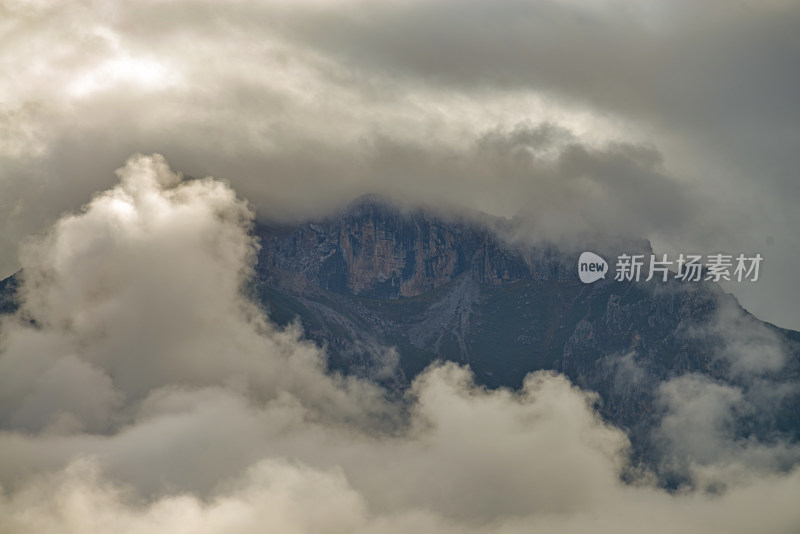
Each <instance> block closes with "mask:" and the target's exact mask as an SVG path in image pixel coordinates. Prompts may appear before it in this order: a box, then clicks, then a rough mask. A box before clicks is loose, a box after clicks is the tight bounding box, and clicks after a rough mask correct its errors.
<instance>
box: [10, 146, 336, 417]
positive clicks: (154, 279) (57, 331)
mask: <svg viewBox="0 0 800 534" xmlns="http://www.w3.org/2000/svg"><path fill="white" fill-rule="evenodd" d="M118 175H119V178H120V184H119V185H118V186H116V187H114V188H112V189H110V190H109V191H106V192H104V193H102V194H99V195H97V196H95V198H94V199H93V200H92V201H91V202H90V203H89V204H87V205H86V206H85V207H84V208H83V210H82V211H81V212H80V213H78V214H74V215H67V216H65V217H63V218H62V219H60V220H59V221H58V223H57V224H56V225H55V226H54V227H53V228H52V229H51V231H50V232H49V233H48V234H47V235H46V236H44V237H43V238H41V239H39V240H35V241H31V242H30V243H29V244H28V246H26V247H25V249H24V251H23V254H22V264H23V267H24V278H25V283H24V285H23V287H22V290H21V298H22V307H21V310H20V312H19V313H18V314H17V315H16V316H15V317H13V318H10V319H6V321H5V323H6V324H5V328H4V330H5V331H6V334H5V339H4V343H3V345H4V351H3V355H2V357H0V377H1V378H0V382H2V387H1V388H0V391H2V398H3V403H2V407H0V417H1V418H2V420H4V421H5V422H6V424H8V423H10V422H12V421H17V420H19V421H20V422H21V423H20V424H21V426H22V427H23V428H28V429H29V430H40V429H42V428H45V427H47V426H48V425H50V424H55V423H56V422H57V421H58V420H59V419H60V418H62V417H69V418H72V419H76V421H74V422H76V423H82V424H84V425H86V426H87V427H88V428H90V429H92V430H101V429H108V428H112V427H113V426H114V425H115V424H117V423H118V421H114V420H113V417H111V416H112V415H113V414H112V413H110V412H108V411H107V410H106V407H108V406H112V405H113V402H112V400H113V401H121V402H123V403H125V404H130V403H131V402H134V401H138V400H141V399H143V398H144V397H145V396H146V395H147V394H148V393H149V392H150V391H152V390H154V389H157V388H159V387H162V386H166V385H182V386H202V385H213V384H221V383H227V382H231V383H240V384H241V386H242V387H243V388H245V389H249V390H252V391H253V392H254V393H255V394H258V395H262V396H266V397H268V396H273V395H275V394H276V392H278V391H281V390H292V389H295V388H297V389H303V388H306V387H308V386H307V384H305V383H304V381H305V380H311V381H314V380H316V378H314V377H318V376H321V374H322V363H321V362H320V360H319V355H318V352H317V350H316V349H315V348H314V347H312V346H311V345H304V344H302V343H298V342H296V339H295V338H296V332H294V331H286V332H274V331H273V327H272V326H271V325H270V324H269V323H267V322H266V321H265V320H264V318H263V317H262V316H261V315H260V314H259V312H258V311H257V309H256V308H255V307H254V305H252V304H251V303H250V302H249V301H247V300H246V299H243V298H242V297H241V296H240V290H241V289H242V286H243V284H244V283H245V282H246V280H247V278H248V276H249V274H250V270H251V269H252V262H253V258H254V251H255V246H256V244H255V243H254V241H253V239H252V238H251V237H250V236H249V235H248V234H247V228H248V227H249V224H250V221H251V218H252V213H251V211H250V210H249V209H248V207H247V205H246V204H245V203H244V202H243V201H241V200H238V199H237V198H236V196H235V194H234V192H233V191H232V190H231V189H230V188H229V187H228V186H227V185H225V184H224V183H222V182H219V181H215V180H212V179H204V180H189V181H183V182H182V181H181V176H179V175H177V174H174V173H173V172H172V171H170V169H169V168H168V166H167V164H166V162H165V161H164V160H163V158H162V157H160V156H158V155H155V156H152V157H145V156H134V157H133V158H131V159H130V160H129V161H128V163H127V165H126V166H125V167H124V168H123V169H121V170H120V171H118ZM267 334H270V335H267ZM270 352H271V353H273V354H282V355H283V357H280V358H277V357H276V358H266V357H264V356H263V354H264V353H270ZM289 370H293V371H292V372H289ZM63 373H67V374H69V375H70V376H73V377H74V378H75V380H74V381H67V382H64V383H63V384H59V385H58V387H53V380H55V379H57V377H58V376H60V375H61V374H63ZM304 376H305V378H304ZM108 377H113V383H114V389H113V390H112V388H111V387H110V383H109V378H108ZM324 384H327V382H324ZM70 385H71V386H70ZM323 389H324V388H323ZM314 393H315V394H319V398H318V401H319V402H321V403H325V404H330V405H331V406H335V405H337V403H338V402H340V401H342V402H343V401H344V398H343V397H342V394H341V392H340V391H339V390H338V389H337V388H335V387H333V385H332V384H330V387H329V390H328V391H327V392H324V391H322V390H317V389H315V390H314ZM309 395H310V394H309ZM328 395H332V397H328ZM266 397H265V398H266ZM337 397H338V398H337ZM92 399H101V402H98V403H97V404H98V407H97V408H93V409H92V410H86V409H85V407H86V406H87V405H91V404H92V403H93V402H92ZM308 399H310V396H309V397H308ZM22 415H25V417H23V416H22Z"/></svg>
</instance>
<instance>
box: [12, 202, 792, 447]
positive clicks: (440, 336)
mask: <svg viewBox="0 0 800 534" xmlns="http://www.w3.org/2000/svg"><path fill="white" fill-rule="evenodd" d="M503 224H504V223H503V221H499V220H493V219H490V218H487V217H483V218H480V217H477V218H476V217H473V216H447V217H443V216H441V215H437V214H435V213H433V212H431V211H428V210H424V209H411V210H409V209H404V208H401V207H399V206H397V205H395V204H393V203H391V202H388V201H385V200H383V199H380V198H376V197H367V198H363V199H359V200H358V201H356V202H354V203H353V204H352V205H351V206H350V207H348V209H346V210H345V211H344V212H343V213H341V214H339V215H338V216H334V217H329V218H327V219H324V220H317V221H309V222H306V223H303V224H297V225H293V226H276V225H268V224H260V225H257V227H256V228H255V233H256V234H257V236H258V238H259V240H260V243H261V249H260V252H259V255H258V263H257V266H256V278H255V280H254V282H253V285H252V288H251V289H252V291H253V292H254V297H255V298H256V299H258V300H259V301H260V302H261V303H262V304H263V306H264V308H265V309H266V310H267V312H268V313H269V315H270V317H271V318H272V319H273V320H274V321H276V322H278V323H279V324H287V323H289V322H290V321H299V322H300V323H301V324H302V326H303V328H304V331H305V334H306V335H307V336H308V337H309V338H310V339H312V340H314V341H316V342H318V343H319V344H321V345H324V346H325V347H326V348H327V351H328V354H329V355H330V365H331V367H332V368H333V369H335V370H339V371H342V372H345V373H354V374H359V375H363V376H366V377H369V378H371V379H374V380H377V381H380V382H382V383H384V384H387V385H389V386H390V387H392V388H403V387H405V386H406V385H408V384H409V382H410V381H411V380H412V379H413V377H414V376H415V375H416V374H417V373H419V372H420V371H421V370H422V369H423V368H425V367H426V366H427V365H429V364H430V363H431V362H433V361H436V360H451V361H455V362H459V363H462V364H468V365H469V366H470V367H471V369H472V370H473V372H474V373H475V376H476V380H477V381H478V382H479V383H482V384H484V385H486V386H489V387H512V388H515V387H519V386H520V385H521V383H522V380H523V378H524V377H525V375H526V374H527V373H529V372H532V371H537V370H554V371H558V372H561V373H564V374H565V375H567V376H568V377H569V378H570V380H572V381H573V382H574V383H575V384H577V385H579V386H580V387H583V388H586V389H589V390H592V391H596V392H598V394H599V409H600V412H601V414H602V415H603V416H604V417H605V418H606V419H607V420H609V421H610V422H612V423H614V424H616V425H618V426H620V427H622V428H625V429H628V430H629V434H630V436H631V438H632V441H633V445H634V449H635V450H636V451H637V454H639V456H640V457H642V458H645V459H646V458H647V457H648V455H653V454H654V452H653V451H655V450H657V447H658V444H657V440H655V439H654V438H653V436H656V435H657V432H655V430H656V429H658V427H659V425H660V424H661V421H662V420H663V418H664V417H665V414H666V413H667V412H668V410H669V407H668V406H666V405H665V403H664V394H663V392H664V388H665V386H666V385H668V384H674V383H675V380H678V379H681V378H683V377H689V378H692V379H693V380H697V378H696V377H701V378H702V380H706V381H708V382H709V383H711V384H715V385H717V386H719V387H727V388H732V389H734V390H735V391H736V392H737V395H739V398H740V399H741V400H742V402H741V409H740V410H739V412H737V414H734V415H735V417H734V416H732V418H731V420H730V424H729V425H728V426H729V427H730V428H727V427H726V429H725V431H726V432H733V433H735V435H736V436H739V437H741V439H743V440H752V439H756V440H767V441H769V440H772V442H775V441H776V440H777V441H780V440H791V441H794V440H798V439H800V333H798V332H792V331H787V330H783V329H779V328H776V327H774V326H772V325H769V324H767V323H763V322H761V321H758V320H757V319H756V318H754V317H752V316H751V315H750V314H748V313H747V312H746V311H745V310H743V309H742V308H741V307H740V306H739V305H738V303H737V302H736V300H735V299H734V298H733V297H732V296H730V295H728V294H726V293H724V292H723V291H722V290H721V289H720V288H719V287H718V286H717V285H716V284H713V283H708V282H699V283H681V282H676V281H670V282H666V283H664V282H655V281H654V282H653V283H646V282H640V283H633V282H615V281H614V280H612V279H610V278H611V277H609V279H606V280H600V281H597V282H595V283H593V284H590V285H587V284H583V283H581V282H580V280H579V279H578V276H577V269H576V266H577V254H570V253H565V252H562V251H560V250H559V249H558V248H557V247H554V246H549V247H538V248H535V247H527V246H519V245H514V244H510V243H509V242H508V241H506V240H505V239H503V237H501V235H503V232H501V231H499V230H498V228H502V225H503ZM630 246H632V247H635V249H628V250H627V251H628V252H636V253H640V252H644V253H648V252H649V245H648V244H647V243H646V242H645V243H633V244H630ZM596 252H601V253H602V252H603V251H602V250H597V251H596ZM607 257H614V255H612V254H609V255H608V256H607ZM13 293H14V280H13V279H11V280H6V281H4V282H0V313H4V312H5V313H7V312H10V311H13V309H14V301H13ZM765 361H766V362H772V364H769V365H762V363H761V362H765ZM775 362H777V363H775Z"/></svg>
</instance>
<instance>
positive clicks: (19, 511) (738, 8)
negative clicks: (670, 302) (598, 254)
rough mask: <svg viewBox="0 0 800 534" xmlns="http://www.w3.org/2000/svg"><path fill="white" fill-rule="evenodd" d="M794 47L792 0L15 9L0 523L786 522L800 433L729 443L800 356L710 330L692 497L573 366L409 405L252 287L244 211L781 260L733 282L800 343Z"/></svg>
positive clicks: (783, 386) (227, 527) (669, 526)
mask: <svg viewBox="0 0 800 534" xmlns="http://www.w3.org/2000/svg"><path fill="white" fill-rule="evenodd" d="M798 28H800V5H798V4H797V3H796V2H781V1H773V0H763V1H759V2H752V3H748V2H736V1H732V0H731V1H728V0H726V1H722V0H720V1H712V0H709V1H697V0H693V1H689V0H686V1H681V0H669V1H667V0H665V1H663V2H635V1H632V0H619V1H601V0H597V1H590V0H585V1H581V0H561V1H526V2H522V1H491V2H489V1H478V0H458V1H456V0H453V1H440V0H429V1H421V0H418V1H408V2H401V1H382V2H381V1H374V0H371V1H355V0H353V1H348V0H340V1H323V0H317V1H314V0H286V1H275V2H269V3H260V2H251V1H248V2H244V1H241V2H237V1H225V2H222V1H213V2H212V1H208V2H203V1H170V2H167V1H155V0H137V1H136V2H116V3H115V2H100V1H97V2H92V1H84V2H78V1H76V2H67V1H62V0H53V1H48V0H32V1H28V2H25V1H13V0H5V1H4V0H0V273H1V274H2V275H7V274H11V273H12V272H14V271H15V270H16V269H19V268H23V269H24V272H25V273H26V276H25V280H24V283H23V286H22V287H21V289H20V302H19V304H20V309H19V311H18V312H16V313H15V314H11V315H7V316H4V317H3V318H2V319H0V530H2V531H3V532H6V531H7V532H11V533H14V534H16V533H18V532H19V533H22V532H66V533H76V534H78V533H80V534H83V533H85V532H113V533H115V534H138V533H144V532H146V533H151V532H156V533H159V532H169V533H174V532H192V533H195V532H200V533H209V534H211V533H214V534H216V533H223V532H224V533H229V532H243V533H245V532H263V531H264V530H265V529H267V530H272V531H276V532H297V533H304V532H309V533H312V532H313V533H320V532H322V533H331V534H335V533H339V534H341V533H351V532H355V533H360V532H363V533H365V534H366V533H370V534H372V533H384V532H385V533H400V532H422V533H425V532H431V533H433V532H436V533H437V534H438V533H449V532H453V533H455V532H458V533H465V532H466V533H483V534H508V533H516V532H519V533H523V532H525V533H527V532H532V531H537V532H559V533H562V532H587V531H591V532H598V533H604V532H609V533H610V532H614V533H619V532H631V533H633V532H637V533H638V532H642V531H652V532H675V531H680V532H696V533H698V534H699V533H703V534H706V533H708V532H720V533H722V532H724V533H726V534H728V533H732V532H741V533H750V532H790V531H792V529H794V528H796V526H797V525H798V524H800V510H798V507H797V502H798V500H799V499H800V471H799V470H798V469H797V468H796V466H797V465H798V463H799V462H800V447H798V446H797V445H796V444H792V443H786V442H783V441H780V440H773V441H769V442H759V441H758V440H755V439H745V438H741V437H737V435H736V434H735V433H734V432H733V430H732V429H733V428H735V426H736V425H735V424H734V423H735V422H736V421H737V420H738V419H737V418H741V417H744V416H750V415H751V414H760V413H764V412H770V411H771V410H774V406H777V405H780V403H781V402H787V399H791V398H793V397H792V395H793V394H794V392H795V391H796V389H794V388H796V387H797V386H796V384H793V383H788V382H780V383H778V382H776V381H775V380H773V378H774V377H776V376H782V374H783V372H784V370H785V366H786V365H787V361H788V360H787V358H788V357H789V354H788V352H787V349H786V346H785V343H784V342H783V341H782V339H781V338H780V337H779V336H777V335H776V334H775V332H773V331H771V330H769V329H767V328H765V327H764V326H763V325H761V324H760V323H759V322H757V321H754V320H752V319H750V318H749V317H747V316H746V315H743V314H742V313H741V312H740V310H739V309H738V308H736V307H735V306H722V307H721V308H720V309H719V310H718V313H717V314H716V315H715V317H714V318H713V320H711V321H710V322H709V323H708V324H707V325H704V326H703V327H702V328H705V329H710V330H709V332H710V333H711V334H713V335H715V336H718V337H719V339H720V343H719V346H716V347H713V349H712V350H713V354H711V355H709V357H712V358H718V359H722V360H724V361H726V362H727V363H729V364H730V366H729V369H730V370H729V374H728V375H727V376H726V379H727V382H722V381H713V380H711V379H710V378H709V377H707V376H705V375H700V374H691V373H689V374H685V375H681V376H677V377H672V378H671V379H669V380H666V381H664V382H662V383H661V384H660V385H659V386H658V388H657V390H656V391H655V392H654V396H655V399H656V406H655V407H654V408H655V409H657V410H658V413H660V414H661V415H662V416H663V417H661V419H659V420H658V421H657V422H656V426H655V427H654V429H653V432H652V436H651V437H652V438H653V439H655V440H657V444H658V448H657V450H655V454H657V455H658V456H659V458H663V459H664V461H669V462H675V463H676V465H680V466H684V467H685V473H686V476H687V477H688V480H690V481H691V488H687V489H686V491H679V492H675V493H669V492H666V491H664V490H663V488H661V487H659V486H658V484H657V483H656V480H655V478H654V475H653V474H652V473H650V472H648V471H639V470H632V468H631V459H630V456H629V441H628V437H627V436H626V434H625V432H624V430H623V429H618V428H614V427H612V426H610V425H608V424H607V423H605V422H603V421H602V420H601V419H600V417H599V416H598V414H597V412H596V410H595V407H596V401H597V398H596V394H594V393H592V392H589V391H583V390H579V389H578V388H576V387H575V386H573V385H572V384H570V383H569V382H568V381H567V380H566V379H565V378H564V377H562V376H558V375H556V374H552V373H546V372H540V373H534V374H531V375H529V376H528V377H527V379H526V382H525V385H524V387H523V388H522V389H521V390H519V391H516V392H511V391H508V390H502V389H501V390H496V391H487V390H484V389H481V388H478V387H476V386H475V385H474V384H473V382H472V378H471V376H470V373H469V370H468V369H467V368H460V367H457V366H455V365H454V364H448V365H439V366H436V365H435V366H433V367H432V368H430V369H428V370H426V371H425V372H423V373H422V374H421V375H420V376H419V377H418V378H417V379H416V381H415V382H414V384H413V385H412V386H411V388H410V390H409V392H408V393H407V395H406V396H405V397H404V398H403V399H396V398H390V397H389V396H388V395H387V394H386V392H384V391H382V390H381V389H379V388H378V387H377V386H375V385H374V384H371V383H369V382H366V381H364V380H360V379H357V378H353V377H351V378H342V377H340V376H333V375H331V374H329V373H326V372H325V361H326V355H325V353H324V351H323V350H322V349H320V348H318V347H316V346H314V345H312V344H310V343H308V342H305V341H303V340H302V335H301V334H302V333H301V332H299V330H298V328H297V327H290V328H288V329H286V330H281V329H279V328H277V327H275V326H274V325H273V324H271V323H270V321H269V318H268V317H266V316H264V314H263V313H262V312H261V311H260V310H259V309H258V307H257V306H256V305H255V304H254V303H252V302H250V301H248V300H247V299H246V298H245V296H244V295H242V294H241V293H240V291H239V289H240V287H241V285H242V283H243V281H244V280H246V279H247V278H248V277H249V276H251V275H252V272H253V261H254V257H255V243H254V241H253V239H252V237H251V236H249V235H248V233H247V232H248V229H249V228H250V225H251V223H252V221H253V218H254V217H261V218H264V219H278V220H287V221H288V220H293V221H297V220H302V219H304V218H309V217H317V216H321V215H324V214H326V213H332V212H334V211H336V210H338V209H341V208H342V207H343V206H344V205H346V204H347V203H348V202H349V201H350V200H352V199H353V198H355V197H356V196H358V195H360V194H364V193H370V192H377V193H384V194H388V195H392V196H396V197H399V198H401V199H404V200H406V201H410V202H425V203H426V204H427V205H437V204H440V205H445V204H450V205H452V204H457V205H463V206H466V207H468V208H472V209H478V210H482V211H485V212H488V213H491V214H495V215H502V216H506V217H517V221H519V229H520V232H521V233H522V234H523V237H529V238H530V239H550V240H556V241H559V242H563V243H576V242H578V240H585V239H586V238H587V236H592V237H593V238H596V239H604V238H605V237H608V238H610V239H615V240H616V239H618V238H620V237H624V238H648V239H650V240H651V241H652V243H653V245H654V248H655V250H656V251H657V252H669V253H679V252H684V253H690V252H697V253H703V254H708V253H712V252H718V251H724V252H728V253H732V254H736V253H739V252H746V253H755V252H759V253H761V254H762V256H763V257H764V262H763V264H762V271H761V280H760V281H759V282H758V283H756V284H749V285H748V284H744V283H743V284H731V285H729V286H728V289H729V290H731V291H734V292H735V293H736V294H737V295H738V296H739V297H740V298H741V300H742V302H743V303H744V304H745V305H746V306H747V307H748V308H750V309H751V310H753V311H754V312H755V313H756V314H757V315H758V316H759V317H761V318H763V319H767V320H769V321H772V322H775V323H777V324H779V325H782V326H788V327H794V328H800V313H799V312H798V307H797V304H796V303H797V302H798V299H800V284H796V283H795V276H796V268H795V266H796V265H797V264H798V262H800V237H798V235H797V232H796V229H798V227H799V226H798V223H800V214H798V211H797V210H796V209H794V208H795V206H796V205H797V203H798V200H800V185H798V183H800V182H798V180H797V170H796V168H797V166H796V164H795V160H796V159H797V154H798V149H800V130H798V128H797V126H798V123H799V121H798V119H800V117H799V116H798V115H799V114H800V111H799V109H798V106H797V102H796V100H797V95H798V94H800V88H799V87H798V82H800V74H798V73H800V64H798V63H799V62H800V32H799V31H797V30H798ZM137 154H138V155H137ZM181 173H183V174H185V175H189V176H193V177H196V178H204V177H206V176H212V177H213V178H206V179H201V180H183V179H182V176H181ZM698 328H701V327H699V326H698ZM689 334H690V335H691V334H692V332H689ZM698 335H700V333H698ZM389 350H391V349H389ZM497 357H498V358H502V357H503V355H502V354H498V355H497ZM604 363H607V364H608V365H611V366H612V368H613V369H614V372H615V380H618V381H621V382H622V383H624V381H626V380H633V381H635V380H637V377H641V376H642V374H643V373H644V371H643V370H642V369H640V368H639V367H637V363H636V359H635V358H634V357H633V355H631V354H629V355H610V356H609V357H608V358H606V360H604ZM465 466H466V467H468V468H465ZM793 466H794V467H793ZM623 473H625V475H626V477H627V478H628V480H631V481H632V482H631V483H629V484H627V483H623V482H621V477H622V474H623Z"/></svg>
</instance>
